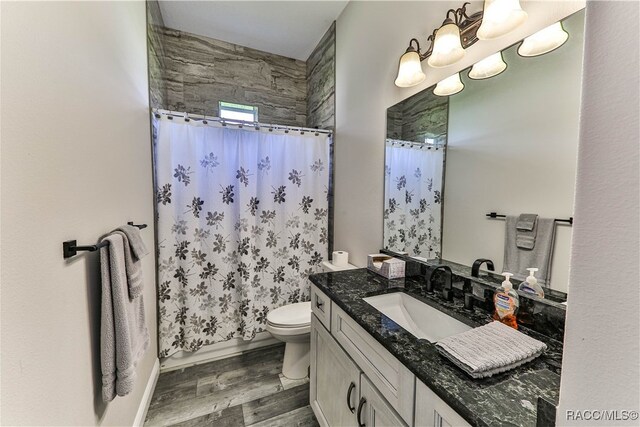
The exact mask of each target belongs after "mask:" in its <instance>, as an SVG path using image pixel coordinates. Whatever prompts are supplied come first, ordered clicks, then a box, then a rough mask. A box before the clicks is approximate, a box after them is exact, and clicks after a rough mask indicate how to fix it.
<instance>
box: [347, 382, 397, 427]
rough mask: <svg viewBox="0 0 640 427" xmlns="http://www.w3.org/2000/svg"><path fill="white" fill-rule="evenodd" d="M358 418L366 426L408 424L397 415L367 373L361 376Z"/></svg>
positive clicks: (385, 426)
mask: <svg viewBox="0 0 640 427" xmlns="http://www.w3.org/2000/svg"><path fill="white" fill-rule="evenodd" d="M357 418H358V421H359V422H360V425H361V426H362V425H364V426H366V427H402V426H406V425H407V424H406V423H405V422H404V420H403V419H402V418H400V417H399V416H398V415H396V413H395V411H394V410H393V409H392V408H391V406H390V405H389V404H388V403H387V401H386V400H385V399H384V397H382V395H381V394H380V393H379V392H378V390H376V388H375V387H374V386H373V384H371V381H369V379H368V378H367V377H366V376H365V375H362V377H361V378H360V400H359V401H358V412H357Z"/></svg>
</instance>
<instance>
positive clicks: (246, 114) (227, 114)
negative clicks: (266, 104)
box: [219, 101, 258, 122]
mask: <svg viewBox="0 0 640 427" xmlns="http://www.w3.org/2000/svg"><path fill="white" fill-rule="evenodd" d="M219 110H220V118H221V119H229V120H239V121H243V122H257V121H258V107H254V106H253V105H243V104H234V103H232V102H223V101H220V103H219Z"/></svg>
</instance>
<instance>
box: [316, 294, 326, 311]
mask: <svg viewBox="0 0 640 427" xmlns="http://www.w3.org/2000/svg"><path fill="white" fill-rule="evenodd" d="M323 306H324V302H323V301H321V300H320V298H318V296H317V295H316V308H319V309H320V310H322V307H323Z"/></svg>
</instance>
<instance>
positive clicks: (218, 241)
mask: <svg viewBox="0 0 640 427" xmlns="http://www.w3.org/2000/svg"><path fill="white" fill-rule="evenodd" d="M153 120H154V154H155V173H156V183H157V185H158V188H157V190H156V192H157V193H156V196H157V221H158V226H157V229H158V304H159V316H158V317H159V342H160V344H159V346H160V350H159V355H160V357H167V356H170V355H171V354H173V353H175V352H176V351H179V350H186V351H196V350H198V349H199V348H200V347H202V346H203V345H208V344H213V343H216V342H220V341H227V340H230V339H232V338H235V337H241V338H243V339H245V340H247V339H251V338H253V337H254V336H255V334H256V333H257V332H260V331H262V330H263V329H264V328H265V325H266V316H267V313H268V312H269V311H270V310H272V309H274V308H276V307H279V306H281V305H284V304H288V303H295V302H300V301H304V300H308V291H309V286H308V276H309V275H310V274H312V273H315V272H319V271H320V264H321V262H322V260H323V259H324V258H325V255H326V253H327V232H328V227H327V224H328V218H327V213H328V203H327V189H328V185H329V174H328V163H329V143H330V140H329V138H330V137H329V136H327V135H326V134H320V135H319V136H316V135H314V133H308V132H307V133H305V134H304V135H302V134H301V133H300V132H289V133H288V134H287V133H285V132H284V131H275V130H274V131H272V132H269V131H267V130H260V131H258V130H253V129H251V130H247V129H239V128H236V127H231V126H227V127H222V126H220V125H219V124H217V123H216V124H211V123H210V124H207V125H205V124H202V122H197V121H194V120H191V121H189V122H186V121H185V120H183V119H177V118H174V119H173V120H169V119H168V118H167V116H164V115H163V116H161V118H160V119H156V118H154V119H153Z"/></svg>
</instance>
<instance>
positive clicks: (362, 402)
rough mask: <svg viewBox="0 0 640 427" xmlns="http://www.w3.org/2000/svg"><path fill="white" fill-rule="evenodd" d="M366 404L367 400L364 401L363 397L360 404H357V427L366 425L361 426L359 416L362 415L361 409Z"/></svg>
mask: <svg viewBox="0 0 640 427" xmlns="http://www.w3.org/2000/svg"><path fill="white" fill-rule="evenodd" d="M365 403H367V399H365V398H364V397H361V398H360V403H358V416H357V419H358V427H366V426H367V425H366V424H363V423H362V421H360V416H361V415H362V408H363V407H364V404H365Z"/></svg>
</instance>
